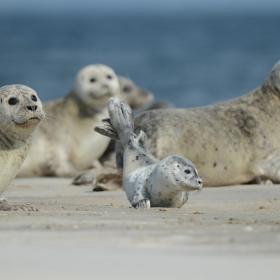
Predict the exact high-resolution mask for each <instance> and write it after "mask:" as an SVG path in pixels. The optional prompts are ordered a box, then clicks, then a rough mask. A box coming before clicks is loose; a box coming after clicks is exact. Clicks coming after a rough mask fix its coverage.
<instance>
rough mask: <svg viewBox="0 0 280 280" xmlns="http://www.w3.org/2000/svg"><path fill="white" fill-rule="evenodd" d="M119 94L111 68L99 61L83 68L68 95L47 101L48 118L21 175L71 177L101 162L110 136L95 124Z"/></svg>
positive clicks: (116, 78)
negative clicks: (96, 129)
mask: <svg viewBox="0 0 280 280" xmlns="http://www.w3.org/2000/svg"><path fill="white" fill-rule="evenodd" d="M119 94H120V87H119V81H118V77H117V76H116V74H115V72H114V71H113V70H112V69H111V68H109V67H107V66H105V65H99V64H98V65H89V66H86V67H84V68H83V69H81V70H80V71H79V72H78V74H77V76H76V79H75V83H74V86H73V90H72V91H71V92H70V93H69V94H68V95H67V96H66V97H64V98H62V99H59V100H55V101H52V102H49V103H46V104H45V106H44V108H45V110H46V113H47V120H46V121H45V122H44V123H43V124H42V126H41V127H40V129H38V130H37V132H36V134H35V135H34V144H33V145H32V147H31V150H30V153H29V155H28V157H27V159H26V161H25V162H24V165H23V167H22V169H21V171H20V174H19V175H20V176H24V177H26V176H62V177H68V176H74V175H77V173H78V172H81V171H83V170H85V169H89V168H93V167H94V166H95V164H98V163H96V162H97V160H98V159H99V158H100V156H101V155H102V154H103V153H104V151H105V150H106V148H107V147H108V145H109V142H110V139H104V137H102V136H101V135H99V134H97V133H95V132H94V131H93V130H92V128H93V127H94V126H96V125H98V124H99V123H100V122H101V119H103V118H105V117H106V116H107V113H106V104H107V101H108V99H109V98H110V97H112V96H118V95H119Z"/></svg>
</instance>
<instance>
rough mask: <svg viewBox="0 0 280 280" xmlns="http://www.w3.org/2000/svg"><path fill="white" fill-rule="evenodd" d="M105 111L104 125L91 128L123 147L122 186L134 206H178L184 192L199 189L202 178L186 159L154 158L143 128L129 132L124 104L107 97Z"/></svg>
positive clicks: (129, 113) (128, 114) (131, 128)
mask: <svg viewBox="0 0 280 280" xmlns="http://www.w3.org/2000/svg"><path fill="white" fill-rule="evenodd" d="M108 112H109V116H110V118H109V119H105V120H104V121H103V123H104V124H105V126H104V127H96V128H95V130H96V131H97V132H99V133H100V134H103V135H105V136H107V137H110V138H112V139H114V140H117V141H119V142H120V143H121V145H122V146H123V149H124V168H123V188H124V190H125V192H126V195H127V198H128V200H129V201H130V203H131V205H132V206H133V207H134V208H150V207H181V206H183V205H184V204H185V202H186V201H187V200H188V192H190V191H195V190H201V188H202V180H201V179H200V178H199V177H198V173H197V170H196V168H195V166H194V165H193V163H192V162H191V161H190V160H187V159H185V158H183V157H181V156H177V155H171V156H168V157H166V158H164V159H162V160H160V161H157V160H156V159H155V158H154V157H153V156H152V155H151V154H149V152H148V151H147V150H146V149H145V134H144V133H143V131H140V132H139V134H138V135H136V134H134V132H133V131H134V124H133V117H132V110H131V109H130V107H129V106H128V105H127V104H126V103H124V102H122V101H120V100H119V99H117V98H111V99H110V100H109V102H108ZM141 143H143V144H141Z"/></svg>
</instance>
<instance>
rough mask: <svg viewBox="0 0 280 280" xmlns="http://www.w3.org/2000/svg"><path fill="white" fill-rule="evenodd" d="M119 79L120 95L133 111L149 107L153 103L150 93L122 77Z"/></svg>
mask: <svg viewBox="0 0 280 280" xmlns="http://www.w3.org/2000/svg"><path fill="white" fill-rule="evenodd" d="M118 77H119V82H120V88H121V94H122V96H123V99H124V101H126V102H127V103H128V104H129V106H130V107H131V108H132V109H133V110H136V109H137V110H138V109H142V108H146V107H148V106H150V105H151V104H152V103H153V101H154V96H153V94H152V93H150V92H148V91H145V90H143V89H140V88H139V87H138V86H137V85H135V84H134V83H133V81H131V80H130V79H128V78H126V77H122V76H118Z"/></svg>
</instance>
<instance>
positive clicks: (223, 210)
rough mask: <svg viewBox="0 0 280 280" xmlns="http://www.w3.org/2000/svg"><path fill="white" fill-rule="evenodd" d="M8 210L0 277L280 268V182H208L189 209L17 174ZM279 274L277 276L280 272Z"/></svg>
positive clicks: (273, 272) (208, 273) (169, 275)
mask: <svg viewBox="0 0 280 280" xmlns="http://www.w3.org/2000/svg"><path fill="white" fill-rule="evenodd" d="M5 195H6V197H7V198H8V199H9V201H10V202H12V203H16V202H20V203H23V202H30V203H31V204H32V205H33V206H35V207H37V208H38V209H39V211H38V212H20V211H19V212H0V221H1V222H0V248H1V250H0V271H1V274H0V275H1V278H0V279H31V280H32V279H40V280H41V279H59V280H60V279H131V278H132V279H143V277H145V278H147V279H152V278H153V279H179V277H180V279H188V278H190V279H217V278H218V279H236V278H237V277H238V278H239V279H244V278H246V279H264V278H269V277H274V279H276V278H277V277H279V275H280V266H279V262H280V186H279V185H246V186H232V187H221V188H206V189H204V190H203V191H202V192H201V193H197V194H193V195H191V196H190V199H189V202H188V203H187V204H186V205H185V206H184V207H183V208H181V209H166V208H154V209H148V210H135V209H132V208H130V207H129V203H128V201H127V200H126V197H125V193H124V192H122V191H116V192H99V193H94V192H92V191H91V187H90V186H85V187H77V186H71V185H70V180H68V179H49V178H43V179H41V178H38V179H17V180H16V181H15V182H14V184H13V185H12V186H11V187H10V188H9V190H8V191H7V192H6V193H5ZM275 277H276V278H275Z"/></svg>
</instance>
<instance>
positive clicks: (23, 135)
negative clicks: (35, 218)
mask: <svg viewBox="0 0 280 280" xmlns="http://www.w3.org/2000/svg"><path fill="white" fill-rule="evenodd" d="M44 116H45V114H44V111H43V109H42V103H41V101H40V99H39V97H38V95H37V93H36V92H35V91H34V90H33V89H31V88H29V87H27V86H24V85H7V86H3V87H1V88H0V119H1V122H0V196H1V199H0V210H17V209H22V210H34V208H33V207H32V206H28V205H10V204H8V202H7V201H6V200H5V199H4V198H3V197H2V194H3V192H4V191H5V190H6V189H7V187H8V186H9V185H10V183H11V182H12V180H13V179H14V178H15V176H16V175H17V173H18V171H19V168H20V167H21V165H22V163H23V161H24V159H25V157H26V156H27V153H28V150H29V148H30V146H31V138H32V137H31V136H32V133H33V132H34V130H35V128H36V127H37V126H38V124H39V123H40V122H41V120H42V119H43V118H44Z"/></svg>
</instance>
